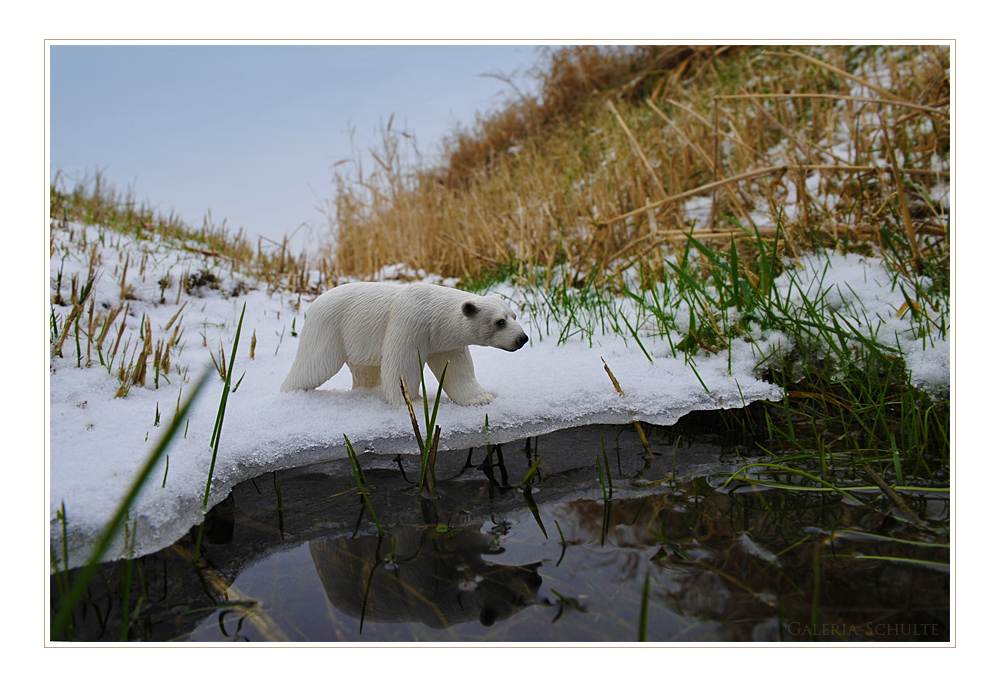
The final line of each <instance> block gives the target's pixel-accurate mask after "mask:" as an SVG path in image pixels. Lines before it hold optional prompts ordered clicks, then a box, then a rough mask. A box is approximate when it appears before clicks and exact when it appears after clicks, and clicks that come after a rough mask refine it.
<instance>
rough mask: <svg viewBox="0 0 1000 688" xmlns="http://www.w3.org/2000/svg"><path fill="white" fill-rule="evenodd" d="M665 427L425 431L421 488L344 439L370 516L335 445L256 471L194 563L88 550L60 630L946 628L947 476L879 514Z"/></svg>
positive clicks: (309, 636) (493, 635)
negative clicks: (772, 479) (431, 477)
mask: <svg viewBox="0 0 1000 688" xmlns="http://www.w3.org/2000/svg"><path fill="white" fill-rule="evenodd" d="M678 431H679V429H670V428H656V427H648V426H647V427H646V432H647V434H648V436H649V440H650V444H651V447H652V449H653V453H654V455H655V458H654V459H652V460H650V457H649V456H648V454H647V453H646V451H645V449H644V448H643V446H642V444H641V442H640V441H639V439H638V436H637V433H636V431H635V429H634V428H633V427H632V426H631V425H628V426H624V427H610V426H594V427H586V428H578V429H573V430H566V431H561V432H556V433H552V434H550V435H545V436H542V437H539V438H533V439H530V440H527V441H526V442H525V441H522V442H516V443H509V444H506V445H503V446H502V447H500V448H499V450H498V451H496V450H495V451H494V452H493V454H492V456H491V457H490V459H489V461H487V452H486V449H485V448H480V449H476V450H474V451H473V452H472V453H471V454H470V453H469V452H466V451H462V452H443V453H442V454H440V455H439V456H438V463H437V469H436V473H437V477H438V481H437V499H434V500H431V499H424V498H421V497H420V496H419V495H418V494H417V493H416V491H415V489H414V486H413V485H412V482H413V481H415V480H416V476H417V473H418V470H419V464H418V460H417V457H386V456H367V455H362V457H361V463H362V466H363V467H364V471H365V477H366V479H367V482H368V484H369V485H370V486H371V495H370V499H371V502H372V505H373V507H374V510H375V514H376V515H377V516H378V518H379V522H380V524H381V526H382V528H383V529H384V533H383V534H382V535H379V533H378V530H377V528H376V526H375V523H374V521H373V519H372V516H371V514H370V512H369V511H368V509H367V507H366V506H365V505H364V504H363V502H362V501H361V499H360V497H359V492H358V488H357V484H356V482H355V479H354V477H353V475H352V474H351V472H350V468H349V466H348V464H347V463H346V462H344V461H336V462H329V463H325V464H319V465H314V466H310V467H306V468H301V469H294V470H289V471H284V472H281V473H277V474H267V475H264V476H260V477H258V478H257V479H256V480H254V481H248V482H246V483H243V484H241V485H239V486H237V487H236V488H235V489H234V490H233V493H232V495H231V496H230V497H229V499H227V500H226V501H225V502H223V503H222V504H220V505H219V506H218V507H216V508H215V509H213V511H212V513H211V514H210V515H209V517H208V518H207V519H206V527H205V536H204V543H203V549H204V558H203V560H202V561H200V562H198V564H197V565H196V564H195V563H193V562H192V558H193V557H192V552H193V537H187V538H184V539H182V540H181V541H180V542H178V543H176V544H175V545H174V546H173V547H171V548H168V549H166V550H164V551H162V552H159V553H157V554H154V555H151V556H148V557H144V558H142V559H139V560H136V561H135V562H132V563H131V565H130V566H127V565H125V564H122V563H117V564H110V565H107V566H105V568H104V575H103V577H102V578H101V579H99V580H97V581H95V582H94V583H93V584H92V585H91V592H90V596H89V598H88V601H87V604H86V605H84V607H83V608H82V609H81V610H80V611H78V613H77V615H76V634H77V636H76V638H77V639H78V640H117V639H119V638H121V637H122V630H121V629H122V619H123V618H126V617H128V618H130V619H132V621H131V622H129V623H128V626H127V631H126V633H125V636H126V637H128V638H129V639H133V640H152V641H166V640H188V641H195V642H203V641H208V642H227V641H252V642H258V641H290V642H361V643H379V642H420V641H429V642H480V641H488V642H508V643H514V642H601V643H609V642H635V641H637V640H638V639H639V638H640V635H643V634H644V637H645V639H646V640H650V641H664V642H727V641H759V642H768V641H809V640H848V641H890V642H904V641H947V640H949V638H950V625H949V618H950V607H949V602H950V595H949V573H948V561H949V548H948V546H947V543H948V540H947V526H948V518H949V509H948V504H949V503H948V496H947V493H942V492H938V491H927V492H920V491H915V492H907V493H905V494H906V498H907V500H908V505H907V506H908V510H909V513H905V512H904V513H897V511H898V507H895V506H894V505H892V504H891V503H889V502H888V501H885V503H883V500H881V499H880V498H879V497H878V495H877V493H876V494H872V493H871V492H858V493H854V496H849V497H845V496H843V495H841V494H838V493H836V492H830V491H826V492H823V491H804V490H801V489H776V488H767V489H764V488H762V487H761V486H759V485H753V484H747V483H743V482H738V481H731V482H729V483H728V484H727V483H726V480H727V478H728V477H729V476H730V475H731V474H732V473H733V471H735V470H737V469H738V468H740V467H741V466H744V465H746V464H747V463H748V461H751V460H754V459H760V458H761V457H759V456H757V455H755V453H754V452H752V451H751V450H749V449H748V448H747V447H746V446H743V445H741V444H729V443H728V440H727V439H726V438H724V437H720V436H718V435H704V434H699V435H692V434H690V433H688V434H684V435H681V434H678ZM538 456H541V457H542V459H541V461H540V463H539V468H538V472H537V473H536V475H534V476H533V477H532V479H531V480H530V481H529V485H530V489H525V488H523V487H519V485H520V483H521V482H522V480H523V478H524V476H525V474H526V473H527V472H528V470H529V468H530V467H531V466H532V465H533V464H534V463H535V461H536V459H537V458H538ZM598 466H600V470H601V472H602V474H603V478H604V480H603V485H602V481H601V479H600V477H599V475H598ZM491 475H492V477H490V476H491ZM755 477H765V476H764V474H756V475H755ZM787 486H788V487H793V488H794V487H796V485H795V483H794V482H790V483H788V484H787ZM916 519H919V520H920V521H921V523H920V524H917V523H916ZM126 576H128V577H129V580H130V581H131V585H130V587H129V590H130V592H129V596H128V604H127V605H126V604H125V601H124V597H125V596H124V595H123V594H122V591H123V590H124V586H123V583H122V581H123V580H124V578H125V577H126ZM647 586H648V587H647ZM53 599H54V600H57V599H58V595H57V594H56V593H55V592H53ZM126 608H127V611H126ZM136 610H138V611H136ZM644 610H645V613H644ZM643 618H644V619H645V621H643Z"/></svg>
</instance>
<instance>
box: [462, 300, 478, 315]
mask: <svg viewBox="0 0 1000 688" xmlns="http://www.w3.org/2000/svg"><path fill="white" fill-rule="evenodd" d="M462 312H463V313H465V316H466V317H467V318H471V317H472V316H474V315H475V314H476V313H478V312H479V309H478V308H477V307H476V304H474V303H472V301H466V302H465V303H463V304H462Z"/></svg>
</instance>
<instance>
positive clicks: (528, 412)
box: [48, 226, 950, 565]
mask: <svg viewBox="0 0 1000 688" xmlns="http://www.w3.org/2000/svg"><path fill="white" fill-rule="evenodd" d="M52 231H53V233H54V239H53V242H52V244H53V246H54V247H55V250H54V252H53V255H52V258H51V278H52V293H53V294H55V293H56V284H57V281H58V282H59V283H60V284H61V290H60V293H62V295H63V297H64V298H68V292H69V288H68V285H69V283H70V281H71V277H72V276H73V275H77V276H78V277H77V279H78V283H83V282H86V280H87V271H88V264H90V263H91V259H92V257H96V260H95V261H94V262H95V264H98V265H99V269H98V272H97V277H96V279H95V287H94V289H95V296H94V299H95V303H96V304H98V305H99V308H98V310H101V308H104V309H105V310H106V309H107V308H108V307H109V306H110V307H112V308H113V307H115V306H116V305H117V304H119V303H121V292H122V283H123V280H122V271H123V269H124V264H125V261H126V259H127V260H128V261H129V268H128V271H127V273H126V278H125V280H124V283H125V284H127V285H128V289H129V290H130V297H131V298H130V299H128V305H129V309H128V315H127V318H126V320H125V321H126V327H125V330H124V333H123V337H122V344H121V347H120V349H119V352H118V356H117V358H116V359H115V361H114V362H113V363H112V364H111V366H110V370H109V369H108V368H106V367H105V366H103V365H101V364H100V362H99V360H98V359H99V357H98V354H97V352H96V350H94V349H91V351H90V354H89V361H90V365H89V366H88V365H87V363H88V354H87V347H86V341H85V338H84V337H83V335H82V334H81V344H82V346H81V351H80V357H79V358H78V355H77V348H76V340H75V336H74V335H73V334H71V335H70V336H69V337H68V338H67V339H66V341H65V342H64V344H63V346H62V356H61V357H53V358H52V359H51V374H50V378H49V385H50V388H49V401H50V415H49V421H50V422H49V424H50V441H49V457H48V470H49V513H50V535H51V539H52V545H53V549H54V551H56V552H59V551H60V549H61V527H62V526H61V523H60V522H59V520H58V519H57V517H56V513H57V510H59V509H60V508H61V507H62V506H63V505H65V513H66V520H67V530H68V535H67V541H68V551H69V559H70V563H71V565H79V564H81V563H83V561H84V558H85V557H86V554H87V552H88V548H89V547H90V546H91V545H92V544H93V541H94V538H95V536H96V535H97V534H98V533H99V532H100V529H101V528H102V526H103V525H104V524H105V523H106V522H107V520H108V519H109V518H110V516H111V514H112V513H113V512H114V510H115V507H116V506H117V504H118V503H119V500H120V499H121V497H122V496H123V495H124V493H125V492H126V491H127V489H128V488H129V486H130V484H131V483H132V481H133V479H134V476H135V475H136V473H137V472H138V470H139V469H140V467H141V466H142V464H143V462H144V460H145V459H146V458H147V457H148V455H149V454H150V452H151V451H152V448H153V447H154V446H155V444H156V441H157V439H158V438H159V437H160V435H161V433H162V432H163V431H164V429H165V428H166V426H168V425H169V423H170V421H171V420H172V418H173V416H174V413H175V411H176V409H177V408H178V405H179V402H178V400H179V399H182V400H183V399H186V390H187V387H190V385H191V382H192V381H193V380H194V379H196V378H197V377H198V376H199V375H200V374H201V372H202V371H203V370H204V369H206V368H207V367H209V366H211V365H212V363H211V355H210V353H214V355H215V356H216V358H218V357H219V355H220V354H219V351H220V349H223V350H225V352H226V356H227V357H228V355H229V352H230V351H231V348H232V343H233V339H234V336H235V333H236V326H237V322H238V320H239V316H240V312H241V309H242V308H243V307H244V305H245V306H246V315H245V319H244V322H243V329H242V336H241V339H240V342H239V350H238V353H237V357H236V361H235V368H234V371H235V377H236V378H237V379H239V378H240V377H241V376H242V382H241V383H240V384H239V387H238V389H237V390H236V392H235V393H233V394H231V396H230V397H229V402H228V406H227V410H226V416H225V424H224V427H223V429H222V438H221V443H220V450H219V455H218V460H217V463H216V466H215V471H214V480H213V485H212V489H211V495H210V499H209V505H210V506H211V505H213V504H215V503H217V502H219V501H220V500H222V499H223V498H224V497H225V496H226V495H227V494H228V493H229V491H230V489H231V487H232V486H233V485H235V484H237V483H239V482H241V481H243V480H246V479H248V478H251V477H254V476H257V475H260V474H262V473H265V472H269V471H273V470H278V469H284V468H290V467H294V466H301V465H305V464H309V463H315V462H320V461H327V460H336V459H342V458H343V457H345V456H346V448H345V443H344V435H345V434H346V435H347V436H348V437H349V438H350V439H351V442H352V444H353V445H354V446H355V448H356V449H357V450H358V452H359V454H360V453H361V452H362V451H364V452H378V453H396V452H406V453H415V452H416V444H415V440H414V438H413V433H412V428H411V424H410V419H409V415H408V413H407V412H406V410H405V409H403V410H400V409H397V408H393V407H390V406H389V405H387V404H386V403H385V402H384V401H382V400H381V399H380V398H379V397H378V396H377V395H376V394H375V393H373V392H371V391H370V390H357V391H352V390H351V389H350V387H351V377H350V372H349V371H348V370H347V368H346V367H345V368H344V369H343V370H342V371H341V372H340V373H339V374H338V375H337V376H335V377H334V378H333V379H332V380H330V381H329V382H328V383H327V384H325V385H324V386H323V387H321V388H320V389H319V390H317V391H310V392H293V393H290V394H280V393H279V392H278V388H279V386H280V384H281V382H282V380H283V379H284V376H285V374H286V373H287V371H288V369H289V367H290V366H291V363H292V360H293V358H294V356H295V351H296V346H297V345H298V340H297V339H296V338H295V337H293V336H292V332H293V330H296V329H300V328H301V324H302V320H303V313H304V312H305V311H306V310H307V308H308V304H307V302H306V299H303V300H302V303H301V305H300V304H299V297H298V295H295V294H291V293H288V292H281V291H277V292H274V293H271V294H269V293H268V291H267V289H266V288H256V287H257V285H256V284H255V283H254V280H253V279H252V278H249V277H247V276H244V275H239V274H231V271H230V269H229V268H228V267H227V263H226V262H225V261H222V260H220V259H218V258H213V257H211V256H206V255H204V254H202V253H198V252H193V251H190V250H184V249H183V248H181V247H172V248H170V247H165V246H163V245H159V244H152V243H145V242H142V241H138V240H136V239H129V238H124V237H120V236H119V235H114V234H113V233H111V232H107V233H106V234H105V238H104V240H103V241H101V240H99V238H98V237H99V235H98V230H97V229H96V228H93V227H89V228H84V227H81V226H74V227H72V232H73V237H72V240H71V239H70V232H69V229H57V228H54V229H53V230H52ZM94 251H96V252H97V253H96V254H94V253H93V252H94ZM185 271H186V272H185ZM199 271H205V272H210V273H211V274H213V275H215V276H216V277H217V278H218V280H219V281H218V283H217V284H212V283H210V282H209V283H208V284H206V285H204V286H202V287H201V288H200V290H199V289H194V290H193V293H187V292H186V291H185V290H183V289H181V286H182V275H183V274H189V275H195V274H197V273H199ZM397 273H398V271H397ZM801 273H802V274H800V275H799V279H800V282H801V283H802V284H811V285H812V287H810V290H815V291H816V293H820V292H822V291H827V293H828V295H829V296H828V298H831V299H834V301H837V300H840V301H841V302H840V303H836V302H835V303H831V306H832V307H834V308H838V309H845V308H847V306H849V307H850V308H847V310H849V311H851V312H854V313H861V314H868V316H869V317H870V319H871V321H872V322H877V323H881V325H879V332H880V334H879V336H880V338H882V339H883V340H884V341H886V342H887V343H889V344H890V345H892V346H896V343H897V342H898V343H899V347H900V349H901V350H902V353H903V355H905V357H906V359H907V362H908V364H909V366H910V368H911V369H912V370H913V371H914V373H915V382H918V383H924V384H932V385H942V384H943V385H947V383H948V379H949V370H950V367H949V361H950V357H949V343H948V341H947V340H943V341H941V340H939V341H938V342H937V343H936V345H935V346H927V345H926V340H924V341H921V340H920V339H917V338H914V337H913V336H912V333H910V331H909V330H908V329H907V327H906V325H905V323H904V321H903V320H902V319H900V318H899V317H897V310H898V309H899V307H900V305H901V304H903V303H905V299H904V297H903V295H902V293H901V292H899V291H897V290H894V289H893V287H892V285H891V281H890V280H889V278H888V276H887V275H886V273H885V271H884V269H883V268H882V266H881V264H880V263H879V261H878V260H876V259H864V258H861V257H858V256H847V257H836V256H834V257H831V258H829V259H827V258H823V259H822V260H805V261H803V265H802V268H801ZM60 275H61V278H60ZM424 279H425V280H428V281H435V277H434V276H429V277H428V276H424ZM241 285H242V286H241ZM244 288H246V290H244ZM499 291H500V292H501V293H503V294H504V295H506V296H508V297H511V298H512V301H513V302H514V305H515V310H516V309H517V303H518V292H517V291H516V290H515V289H513V288H509V287H506V288H501V289H499ZM845 294H846V295H847V296H846V297H845V296H844V295H845ZM845 300H846V301H851V302H852V303H850V304H845V303H843V301H845ZM161 301H162V302H161ZM623 307H626V308H627V304H623ZM70 309H71V306H70V305H68V304H67V305H62V306H58V305H57V306H54V307H53V313H54V315H55V316H56V318H57V321H58V322H61V321H62V319H64V318H65V317H66V316H67V314H68V313H69V311H70ZM178 312H180V315H178ZM87 317H88V316H87V315H84V316H83V322H84V323H86V321H87ZM520 320H521V322H522V325H523V326H524V327H525V330H526V332H527V333H528V335H529V336H530V337H531V344H530V345H528V346H525V347H524V348H523V349H521V350H520V351H517V352H513V353H510V352H506V351H501V350H497V349H487V348H480V347H474V348H473V358H474V360H475V365H476V372H477V377H478V378H479V380H480V382H481V383H482V384H483V385H484V386H485V387H486V389H487V390H488V391H490V392H491V393H492V394H493V395H494V396H495V397H496V399H495V401H494V402H493V403H492V404H489V405H487V406H478V407H460V406H457V405H455V404H452V403H450V402H449V401H448V400H447V398H446V397H445V398H444V399H443V401H442V407H441V409H440V413H439V416H438V424H439V425H440V426H441V428H442V435H441V441H442V446H443V447H444V448H449V449H461V448H465V447H470V446H478V445H482V444H484V443H485V442H486V441H487V439H489V440H490V441H492V442H494V443H499V442H505V441H511V440H515V439H520V438H524V437H529V436H533V435H537V434H540V433H545V432H549V431H553V430H556V429H561V428H567V427H573V426H580V425H585V424H590V423H624V422H627V421H629V420H631V419H634V418H635V419H639V420H642V421H648V422H650V423H657V424H665V425H668V424H672V423H674V422H675V421H677V419H678V418H680V417H681V416H683V415H685V414H686V413H688V412H690V411H694V410H699V409H716V408H732V407H739V406H742V405H743V404H744V403H748V402H750V401H753V400H758V399H772V400H776V399H779V398H780V397H781V394H782V392H781V390H780V389H778V388H776V387H775V386H773V385H771V384H768V383H766V382H762V381H760V380H758V379H757V377H756V376H755V372H754V367H755V365H756V363H757V362H758V360H759V356H760V354H761V352H763V353H764V354H765V355H766V354H767V353H768V350H769V349H768V347H772V346H778V345H780V344H781V342H782V337H781V336H780V335H778V334H774V335H772V336H770V337H769V336H767V335H764V336H762V337H760V338H759V340H758V343H757V346H759V347H761V349H760V350H757V349H755V347H754V346H751V345H750V344H748V343H746V342H743V341H741V340H736V341H734V343H733V350H732V356H731V357H729V356H727V355H726V354H725V353H722V354H719V355H715V356H707V355H699V356H698V357H697V373H698V375H697V376H696V375H695V373H694V372H693V371H692V369H691V367H690V366H689V365H688V364H687V363H685V361H684V360H683V358H673V357H672V356H671V354H670V349H669V346H668V344H667V343H666V342H665V341H663V340H661V339H660V338H659V337H652V336H651V337H649V339H648V341H647V342H646V349H647V350H648V351H649V353H650V354H651V356H652V358H653V362H652V363H650V361H649V360H647V358H646V356H645V354H644V353H643V352H642V351H641V350H640V349H639V347H638V346H636V345H635V342H631V344H629V343H628V342H626V341H625V340H624V339H622V338H619V337H617V336H613V335H608V336H598V335H595V336H594V338H593V340H592V343H591V341H589V340H588V341H581V340H570V341H568V342H566V343H564V344H561V345H557V344H556V339H557V338H556V337H553V336H544V333H539V332H538V331H537V327H538V326H537V323H533V322H532V320H531V319H528V318H521V319H520ZM121 321H122V318H121V317H119V319H118V320H117V321H116V322H115V323H114V328H115V329H116V330H117V328H118V326H119V325H120V323H121ZM147 322H148V324H149V327H150V332H151V333H152V336H153V339H154V340H158V339H162V340H167V339H168V338H169V337H170V336H171V334H172V333H173V332H174V331H175V330H176V328H177V327H178V325H180V328H181V329H180V332H181V334H180V341H179V344H178V345H177V346H175V347H174V349H173V352H172V354H171V370H170V373H169V374H168V375H167V376H166V378H164V377H162V376H161V377H160V378H159V379H158V380H156V379H154V374H153V371H152V356H151V357H150V370H149V372H148V373H147V378H146V383H145V385H144V386H140V385H135V386H133V387H132V388H131V389H130V390H129V392H128V394H127V396H125V397H118V398H116V396H115V395H116V392H117V391H118V389H119V386H120V383H119V381H118V375H117V373H118V368H119V365H120V361H121V360H122V357H123V356H126V354H127V355H128V356H132V351H133V350H134V347H135V342H136V341H137V340H138V339H139V337H140V327H143V328H145V327H146V323H147ZM168 325H169V326H168ZM864 331H867V328H865V329H864ZM901 333H902V334H901ZM116 334H117V333H116V332H115V333H113V335H111V336H109V337H108V338H107V339H106V340H105V343H104V347H103V349H104V357H105V359H107V358H108V356H109V354H110V350H111V347H112V344H111V342H113V341H114V336H115V335H116ZM540 334H542V335H543V336H539V335H540ZM252 338H255V339H256V344H255V345H254V347H253V348H254V352H253V353H254V355H253V357H252V358H251V356H250V354H251V339H252ZM129 340H131V347H132V348H131V349H129V348H127V347H126V342H127V341H129ZM602 357H603V361H602ZM605 362H606V363H607V365H608V366H609V367H610V369H611V370H612V371H613V373H614V375H615V376H616V378H617V379H618V381H619V383H620V384H621V387H622V389H623V390H624V392H625V396H624V397H620V396H619V395H618V394H617V392H616V391H615V389H614V387H613V386H612V383H611V381H610V379H609V377H608V375H607V373H606V371H605V369H604V363H605ZM730 366H731V368H730ZM698 376H700V377H701V380H702V381H703V382H704V387H703V386H702V382H701V381H699V379H698ZM427 378H428V386H429V387H430V388H431V394H433V391H435V390H436V381H435V380H434V378H433V376H431V375H430V373H429V371H428V372H427ZM705 387H707V388H708V390H709V391H706V389H705ZM709 392H710V393H709ZM221 394H222V381H221V379H220V377H219V375H218V374H216V373H215V372H214V371H213V373H212V378H211V380H210V382H209V384H207V385H206V387H205V389H204V390H203V392H202V394H201V395H200V397H199V399H198V400H197V402H196V404H195V406H194V407H193V410H192V412H191V413H190V415H189V418H188V421H187V423H186V425H185V427H184V430H183V432H182V433H181V434H180V435H178V437H177V438H175V440H174V441H173V443H172V444H171V446H170V448H169V450H168V456H169V463H168V464H167V465H161V466H160V467H159V468H158V470H157V472H156V473H155V474H154V476H153V478H152V479H151V480H150V481H149V482H148V484H147V485H146V486H145V487H144V489H143V491H142V493H141V495H140V497H139V499H138V500H137V502H136V503H135V505H134V507H133V508H132V510H131V512H130V514H129V518H130V524H131V525H130V528H129V530H130V532H131V533H134V535H135V544H134V552H135V553H136V554H144V553H149V552H153V551H156V550H158V549H160V548H162V547H164V546H167V545H169V544H171V543H172V542H174V541H175V540H176V539H177V538H179V537H180V536H181V535H183V534H184V533H186V532H187V531H188V529H189V528H190V527H191V526H192V525H195V524H197V523H199V522H200V521H201V519H202V509H201V502H202V496H203V493H204V489H205V483H206V478H207V475H208V471H209V464H210V461H211V449H210V447H209V440H210V437H211V434H212V430H213V427H214V423H215V418H216V411H217V409H218V405H219V400H220V397H221ZM487 414H488V416H489V431H488V433H487V431H486V430H485V424H486V417H487ZM157 421H158V422H157ZM361 460H362V463H363V462H364V457H363V456H362V457H361ZM126 552H127V550H126V549H125V543H124V542H123V541H119V542H118V543H116V544H115V545H114V546H113V548H112V550H111V551H110V552H109V553H108V555H107V556H108V557H110V558H114V557H119V556H122V555H123V554H125V553H126Z"/></svg>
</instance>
